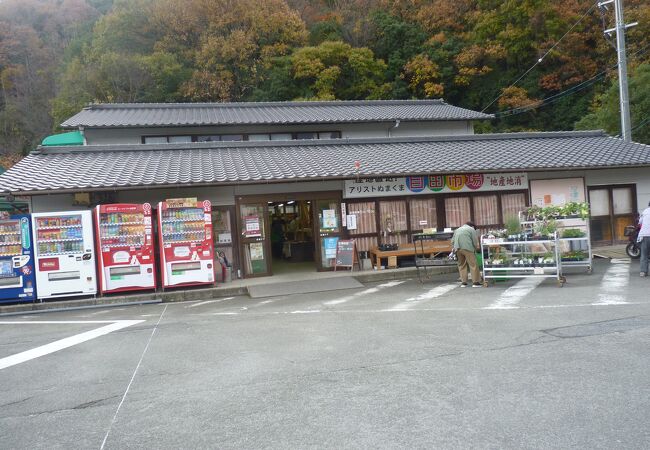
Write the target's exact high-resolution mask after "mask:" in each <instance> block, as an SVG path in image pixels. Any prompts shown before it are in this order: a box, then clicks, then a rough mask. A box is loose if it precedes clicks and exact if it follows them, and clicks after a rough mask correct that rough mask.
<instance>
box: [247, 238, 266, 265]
mask: <svg viewBox="0 0 650 450" xmlns="http://www.w3.org/2000/svg"><path fill="white" fill-rule="evenodd" d="M250 249H251V261H260V260H262V259H264V246H263V244H262V242H252V243H251V244H250Z"/></svg>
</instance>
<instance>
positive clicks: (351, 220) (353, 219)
mask: <svg viewBox="0 0 650 450" xmlns="http://www.w3.org/2000/svg"><path fill="white" fill-rule="evenodd" d="M347 224H348V230H356V229H357V215H356V214H348V216H347Z"/></svg>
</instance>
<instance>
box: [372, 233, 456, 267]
mask: <svg viewBox="0 0 650 450" xmlns="http://www.w3.org/2000/svg"><path fill="white" fill-rule="evenodd" d="M423 244H424V245H423V246H420V244H419V243H418V246H417V254H418V256H432V255H433V256H434V257H435V256H436V255H438V254H441V253H450V252H451V240H445V241H427V242H423ZM415 252H416V248H415V245H413V244H399V246H398V248H397V250H388V251H382V250H379V248H378V247H373V248H372V249H371V250H370V263H371V264H372V267H373V268H377V269H381V260H382V259H388V257H389V256H397V257H400V256H415Z"/></svg>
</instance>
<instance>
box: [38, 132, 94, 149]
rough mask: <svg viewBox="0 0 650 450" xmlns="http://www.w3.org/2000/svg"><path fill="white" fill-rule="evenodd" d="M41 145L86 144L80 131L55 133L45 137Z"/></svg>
mask: <svg viewBox="0 0 650 450" xmlns="http://www.w3.org/2000/svg"><path fill="white" fill-rule="evenodd" d="M41 145H43V146H46V147H58V146H61V145H84V137H83V135H82V134H81V133H80V132H79V131H70V132H69V133H59V134H53V135H52V136H48V137H46V138H45V139H43V142H41Z"/></svg>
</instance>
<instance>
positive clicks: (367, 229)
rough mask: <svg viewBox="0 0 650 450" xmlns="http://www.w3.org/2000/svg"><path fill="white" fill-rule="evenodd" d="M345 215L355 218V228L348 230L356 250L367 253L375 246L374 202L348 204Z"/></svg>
mask: <svg viewBox="0 0 650 450" xmlns="http://www.w3.org/2000/svg"><path fill="white" fill-rule="evenodd" d="M347 214H348V215H349V216H355V217H356V222H357V228H356V229H355V230H350V229H348V230H349V232H350V236H351V237H352V238H353V239H354V240H355V243H356V245H357V250H359V251H369V250H370V249H371V248H373V247H376V246H377V222H376V217H375V202H374V201H370V202H359V203H348V205H347Z"/></svg>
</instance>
